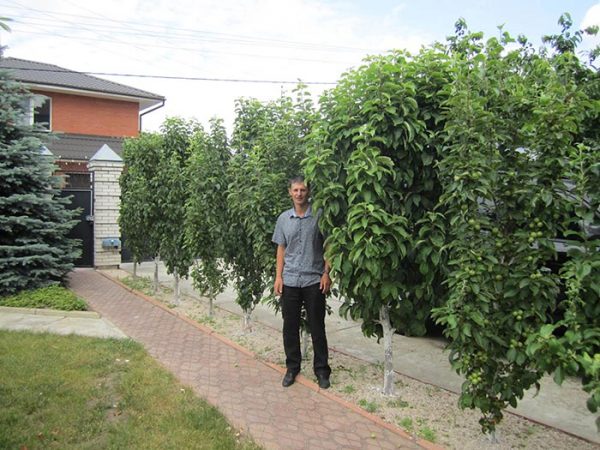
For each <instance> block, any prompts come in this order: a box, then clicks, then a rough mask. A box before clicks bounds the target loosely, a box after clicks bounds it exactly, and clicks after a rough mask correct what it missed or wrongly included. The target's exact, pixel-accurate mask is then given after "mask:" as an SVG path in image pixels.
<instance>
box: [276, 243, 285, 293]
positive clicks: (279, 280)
mask: <svg viewBox="0 0 600 450" xmlns="http://www.w3.org/2000/svg"><path fill="white" fill-rule="evenodd" d="M284 256H285V247H284V246H283V245H278V246H277V256H276V258H277V260H276V265H275V286H274V290H275V295H281V294H282V292H283V258H284Z"/></svg>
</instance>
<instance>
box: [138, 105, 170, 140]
mask: <svg viewBox="0 0 600 450" xmlns="http://www.w3.org/2000/svg"><path fill="white" fill-rule="evenodd" d="M163 106H165V99H164V98H163V100H162V102H161V103H160V105H156V106H155V107H154V108H152V109H149V110H147V111H144V112H143V113H141V114H140V120H139V123H138V131H140V132H141V131H142V117H143V116H145V115H146V114H148V113H151V112H153V111H156V110H157V109H160V108H162V107H163Z"/></svg>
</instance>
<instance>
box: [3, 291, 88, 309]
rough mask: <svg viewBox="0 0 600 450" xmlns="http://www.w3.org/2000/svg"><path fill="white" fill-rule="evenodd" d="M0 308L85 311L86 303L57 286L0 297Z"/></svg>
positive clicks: (72, 293)
mask: <svg viewBox="0 0 600 450" xmlns="http://www.w3.org/2000/svg"><path fill="white" fill-rule="evenodd" d="M0 306H13V307H15V306H17V307H21V308H49V309H59V310H62V311H85V310H86V309H87V305H86V303H85V302H84V301H83V300H82V299H81V298H79V297H77V295H75V293H74V292H72V291H70V290H68V289H66V288H64V287H62V286H58V285H52V286H47V287H44V288H39V289H34V290H30V291H21V292H19V293H18V294H15V295H10V296H7V297H0Z"/></svg>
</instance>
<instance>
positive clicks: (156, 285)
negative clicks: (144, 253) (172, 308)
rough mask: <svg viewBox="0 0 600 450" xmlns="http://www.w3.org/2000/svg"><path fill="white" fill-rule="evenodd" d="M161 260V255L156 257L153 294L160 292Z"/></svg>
mask: <svg viewBox="0 0 600 450" xmlns="http://www.w3.org/2000/svg"><path fill="white" fill-rule="evenodd" d="M159 261H160V256H157V257H156V258H154V282H153V283H152V294H153V295H156V293H157V292H158V262H159Z"/></svg>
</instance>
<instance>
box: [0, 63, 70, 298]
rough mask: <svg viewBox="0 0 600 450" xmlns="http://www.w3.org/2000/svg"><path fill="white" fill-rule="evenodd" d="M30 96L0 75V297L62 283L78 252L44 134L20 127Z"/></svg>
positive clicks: (3, 75)
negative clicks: (46, 154) (44, 148)
mask: <svg viewBox="0 0 600 450" xmlns="http://www.w3.org/2000/svg"><path fill="white" fill-rule="evenodd" d="M29 95H30V94H29V93H28V92H26V91H25V90H24V89H23V88H22V87H21V86H20V85H18V84H17V83H16V82H14V81H13V80H12V79H11V78H10V77H9V76H8V75H7V74H6V72H3V71H0V295H7V294H13V293H16V292H18V291H20V290H23V289H35V288H37V287H42V286H45V285H48V284H53V283H56V282H60V281H63V280H64V278H65V277H66V274H67V273H68V272H69V271H70V270H71V269H72V268H73V262H74V261H75V259H76V258H77V257H78V256H79V254H80V252H81V250H80V248H79V247H78V244H79V243H78V242H77V241H75V240H73V239H69V238H67V234H68V233H69V231H70V230H71V228H73V226H74V225H75V223H76V220H75V219H74V218H75V215H76V211H70V210H68V209H67V205H68V204H69V199H66V198H61V197H60V196H59V189H58V185H59V180H58V178H56V177H53V176H52V173H53V171H54V166H53V164H51V161H49V160H48V159H47V157H44V156H42V155H41V151H40V150H41V147H42V140H41V137H42V136H44V135H43V134H42V133H41V132H40V130H37V129H34V128H32V127H31V126H30V125H28V124H25V123H24V120H25V113H26V111H25V110H24V106H23V104H24V100H26V99H27V98H28V96H29Z"/></svg>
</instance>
